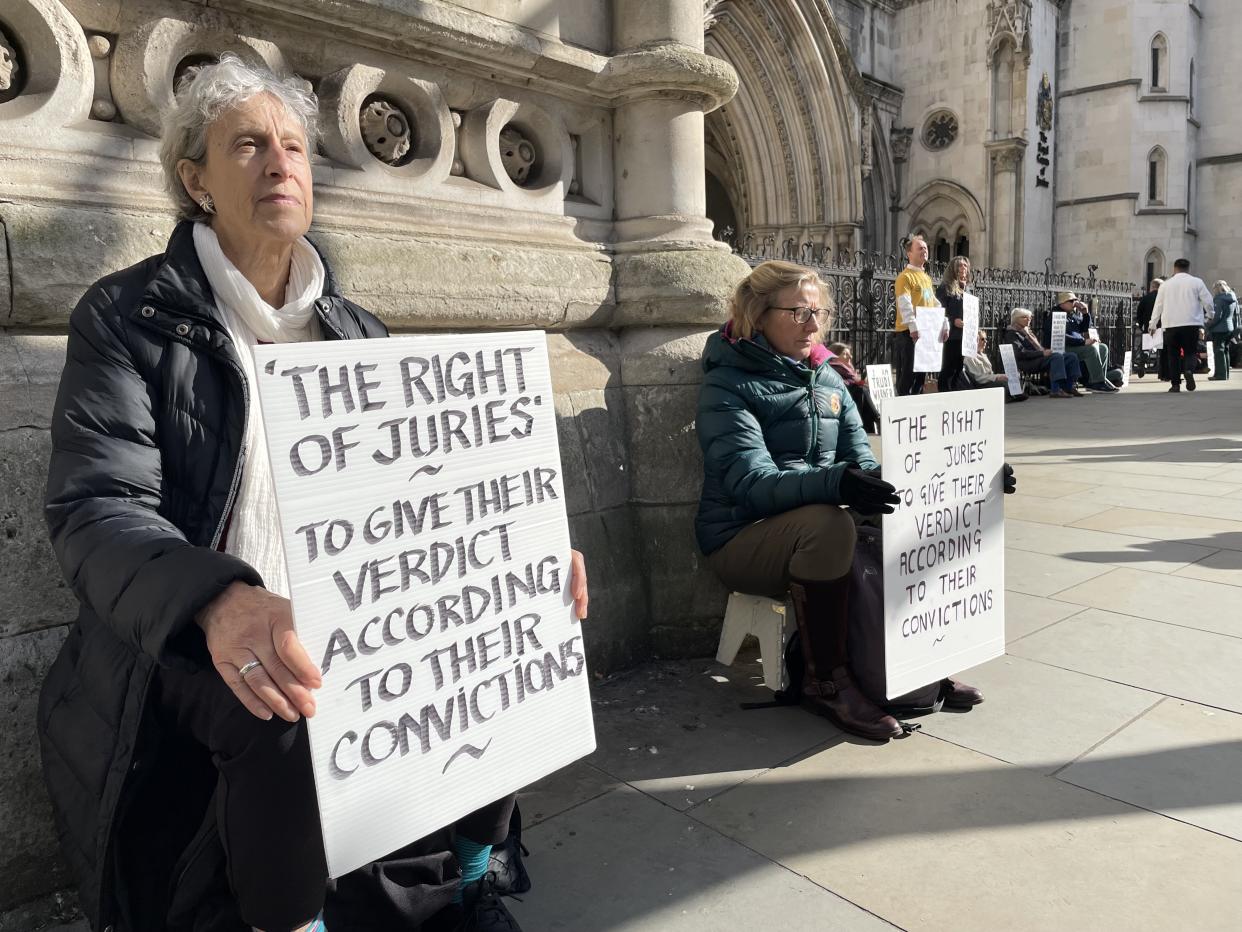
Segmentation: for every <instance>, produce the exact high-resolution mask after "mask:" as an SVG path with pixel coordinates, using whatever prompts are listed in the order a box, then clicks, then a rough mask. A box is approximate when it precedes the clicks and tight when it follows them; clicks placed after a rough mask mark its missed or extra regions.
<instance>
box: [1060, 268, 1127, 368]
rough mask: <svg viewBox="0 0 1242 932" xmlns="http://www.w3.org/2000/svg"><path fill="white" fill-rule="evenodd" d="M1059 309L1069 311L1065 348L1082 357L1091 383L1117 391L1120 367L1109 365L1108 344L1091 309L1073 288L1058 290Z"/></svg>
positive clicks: (1068, 351)
mask: <svg viewBox="0 0 1242 932" xmlns="http://www.w3.org/2000/svg"><path fill="white" fill-rule="evenodd" d="M1056 307H1057V309H1059V310H1061V311H1064V312H1065V351H1066V352H1067V353H1073V354H1074V355H1075V356H1077V357H1078V361H1079V362H1080V363H1082V365H1083V367H1084V368H1085V369H1086V371H1087V387H1088V388H1089V389H1091V390H1092V391H1095V392H1115V391H1118V388H1117V386H1116V385H1115V384H1114V383H1113V381H1112V379H1113V378H1115V379H1116V380H1117V381H1118V382H1120V381H1121V372H1120V371H1119V370H1110V369H1109V353H1108V344H1106V343H1103V342H1101V341H1100V338H1099V337H1098V336H1097V335H1096V334H1095V332H1094V331H1095V322H1094V321H1093V320H1092V319H1091V311H1090V310H1088V308H1087V305H1086V304H1085V303H1084V302H1083V301H1080V300H1079V298H1078V295H1076V294H1074V292H1072V291H1062V292H1060V293H1058V294H1057V305H1056Z"/></svg>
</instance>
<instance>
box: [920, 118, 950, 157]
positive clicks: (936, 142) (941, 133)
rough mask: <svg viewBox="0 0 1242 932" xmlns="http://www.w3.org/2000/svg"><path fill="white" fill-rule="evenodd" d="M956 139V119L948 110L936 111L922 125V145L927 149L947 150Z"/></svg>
mask: <svg viewBox="0 0 1242 932" xmlns="http://www.w3.org/2000/svg"><path fill="white" fill-rule="evenodd" d="M955 139H957V117H955V116H954V115H953V114H952V113H950V112H949V111H948V110H937V111H936V112H935V113H933V114H932V115H931V116H929V117H928V118H927V122H926V123H924V124H923V145H925V146H927V148H929V149H947V148H948V147H949V146H951V145H952V144H953V140H955Z"/></svg>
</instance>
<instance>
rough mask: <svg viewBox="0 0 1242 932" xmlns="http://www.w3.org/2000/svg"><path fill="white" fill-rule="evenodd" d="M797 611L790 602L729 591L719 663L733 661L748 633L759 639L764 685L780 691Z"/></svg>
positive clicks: (718, 655) (717, 652) (782, 685)
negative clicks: (794, 614)
mask: <svg viewBox="0 0 1242 932" xmlns="http://www.w3.org/2000/svg"><path fill="white" fill-rule="evenodd" d="M794 624H795V622H794V619H793V610H792V608H791V607H789V605H788V603H786V602H775V601H773V600H772V599H767V598H764V597H763V596H758V595H743V594H742V593H740V592H731V593H729V605H728V607H727V608H726V609H725V616H724V626H723V627H722V628H721V629H720V646H719V647H718V648H717V650H716V662H717V663H723V664H724V665H725V666H726V667H727V666H729V665H730V664H732V663H733V661H734V659H735V658H736V657H737V652H738V650H740V649H741V646H742V641H743V640H744V639H745V638H746V635H748V634H753V635H754V636H755V637H756V638H758V639H759V650H760V652H761V653H762V655H763V656H762V661H763V685H765V686H766V687H768V689H770V690H772V691H773V692H776V691H777V690H779V689H784V688H785V686H786V685H787V682H786V678H785V644H786V642H787V641H788V640H789V634H790V633H791V632H792V629H793V627H794Z"/></svg>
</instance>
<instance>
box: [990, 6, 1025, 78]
mask: <svg viewBox="0 0 1242 932" xmlns="http://www.w3.org/2000/svg"><path fill="white" fill-rule="evenodd" d="M1006 37H1008V38H1011V39H1012V40H1013V45H1014V48H1016V49H1021V50H1022V52H1023V53H1024V55H1025V57H1026V61H1027V64H1030V61H1031V0H991V2H990V3H989V4H988V67H991V65H992V56H993V55H994V54H995V53H996V50H997V49H998V48H1000V45H1001V42H1002V40H1004V39H1005V38H1006Z"/></svg>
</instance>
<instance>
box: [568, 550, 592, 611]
mask: <svg viewBox="0 0 1242 932" xmlns="http://www.w3.org/2000/svg"><path fill="white" fill-rule="evenodd" d="M569 594H570V595H571V596H573V598H574V614H575V615H577V616H578V620H579V621H586V616H587V603H588V602H589V601H590V598H589V597H588V596H587V574H586V560H584V559H583V557H582V551H581V550H571V551H569Z"/></svg>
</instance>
